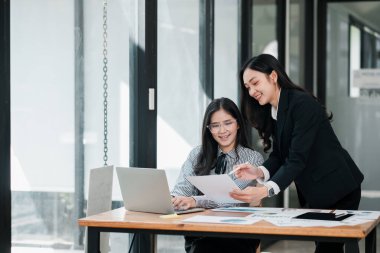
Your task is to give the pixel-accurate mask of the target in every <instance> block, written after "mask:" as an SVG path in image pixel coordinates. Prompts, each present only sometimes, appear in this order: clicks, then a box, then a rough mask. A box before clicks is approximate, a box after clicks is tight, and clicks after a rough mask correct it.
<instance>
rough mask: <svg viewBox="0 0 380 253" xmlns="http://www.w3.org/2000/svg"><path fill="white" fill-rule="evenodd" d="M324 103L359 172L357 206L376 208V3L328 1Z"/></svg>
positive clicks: (379, 63) (379, 45) (379, 37)
mask: <svg viewBox="0 0 380 253" xmlns="http://www.w3.org/2000/svg"><path fill="white" fill-rule="evenodd" d="M326 12H327V24H326V29H327V30H326V31H327V32H326V65H325V67H326V106H327V108H328V110H330V111H332V113H333V114H334V118H333V122H332V125H333V128H334V130H335V132H336V134H337V135H338V138H339V140H340V141H341V144H342V145H343V147H344V148H346V149H347V150H348V152H349V153H350V154H351V156H352V157H353V159H354V161H355V162H356V163H357V165H358V166H359V168H360V169H361V171H362V172H363V174H364V182H363V184H362V200H361V203H360V208H361V209H368V210H380V186H379V183H378V179H379V178H380V171H379V165H378V161H379V158H378V156H379V151H378V150H379V142H380V134H379V133H380V132H379V129H380V17H379V15H378V13H380V1H368V2H365V1H350V2H339V3H327V8H326Z"/></svg>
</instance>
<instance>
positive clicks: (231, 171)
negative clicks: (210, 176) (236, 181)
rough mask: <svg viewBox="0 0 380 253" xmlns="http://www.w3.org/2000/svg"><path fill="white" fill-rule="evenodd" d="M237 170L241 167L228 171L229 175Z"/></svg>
mask: <svg viewBox="0 0 380 253" xmlns="http://www.w3.org/2000/svg"><path fill="white" fill-rule="evenodd" d="M237 170H239V169H233V170H231V171H230V172H228V175H232V174H234V173H235V172H236V171H237Z"/></svg>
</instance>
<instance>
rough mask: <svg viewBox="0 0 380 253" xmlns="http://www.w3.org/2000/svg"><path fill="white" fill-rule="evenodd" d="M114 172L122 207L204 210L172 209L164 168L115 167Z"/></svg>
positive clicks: (156, 210) (168, 211)
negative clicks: (117, 180) (117, 181)
mask: <svg viewBox="0 0 380 253" xmlns="http://www.w3.org/2000/svg"><path fill="white" fill-rule="evenodd" d="M116 173H117V177H118V179H119V185H120V190H121V195H122V197H123V202H124V207H125V209H127V210H129V211H137V212H147V213H160V214H184V213H191V212H200V211H203V210H205V209H204V208H192V209H187V210H174V208H173V205H172V201H171V198H172V197H171V195H170V191H169V185H168V180H167V178H166V172H165V170H158V169H148V168H132V167H117V168H116Z"/></svg>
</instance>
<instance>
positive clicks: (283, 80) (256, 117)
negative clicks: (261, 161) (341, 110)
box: [239, 54, 332, 152]
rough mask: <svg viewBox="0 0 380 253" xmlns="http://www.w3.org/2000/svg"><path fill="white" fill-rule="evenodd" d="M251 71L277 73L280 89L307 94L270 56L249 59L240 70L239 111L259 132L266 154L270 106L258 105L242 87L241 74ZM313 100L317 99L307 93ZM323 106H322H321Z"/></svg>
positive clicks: (269, 133) (270, 128)
mask: <svg viewBox="0 0 380 253" xmlns="http://www.w3.org/2000/svg"><path fill="white" fill-rule="evenodd" d="M248 68H249V69H252V70H256V71H259V72H261V73H264V74H266V75H268V76H269V75H270V74H271V73H272V71H273V70H274V71H276V73H277V83H278V85H279V87H280V88H281V89H283V88H284V89H294V90H299V91H302V92H306V93H309V92H308V91H306V90H305V89H303V88H302V87H300V86H298V85H296V84H294V83H293V82H292V80H290V78H289V76H288V75H287V74H286V72H285V70H284V68H283V66H282V65H281V64H280V62H279V61H278V60H277V59H276V58H275V57H274V56H272V55H270V54H260V55H258V56H255V57H253V58H251V59H249V60H248V61H247V62H246V63H245V64H244V65H243V67H242V68H241V70H240V73H239V80H240V87H241V111H242V114H243V117H244V119H246V120H247V121H248V122H249V123H250V124H251V125H252V126H253V127H254V128H256V129H257V131H258V132H259V136H260V138H262V139H263V142H264V151H265V152H267V151H268V150H269V149H270V148H271V147H272V142H271V139H270V137H271V136H272V134H273V126H274V125H273V124H274V121H273V119H272V116H271V107H272V106H271V105H270V104H269V103H268V104H266V105H263V106H262V105H260V104H259V102H258V101H257V100H256V99H254V98H252V97H251V96H250V95H249V93H248V90H247V89H246V88H245V86H244V80H243V74H244V71H245V70H246V69H248ZM309 94H310V95H311V96H312V97H313V98H314V99H316V100H317V101H318V99H317V98H316V97H315V96H314V95H313V94H311V93H309ZM322 106H323V105H322ZM323 107H324V106H323ZM328 119H329V120H331V119H332V113H331V114H330V115H328Z"/></svg>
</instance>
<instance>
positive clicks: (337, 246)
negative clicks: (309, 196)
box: [315, 187, 361, 253]
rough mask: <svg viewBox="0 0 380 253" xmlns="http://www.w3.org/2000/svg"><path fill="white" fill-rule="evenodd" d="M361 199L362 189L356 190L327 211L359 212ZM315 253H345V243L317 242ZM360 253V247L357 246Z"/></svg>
mask: <svg viewBox="0 0 380 253" xmlns="http://www.w3.org/2000/svg"><path fill="white" fill-rule="evenodd" d="M360 198H361V188H360V187H359V188H358V189H356V190H354V191H353V192H351V193H350V194H348V195H347V196H345V197H344V198H343V199H341V200H339V201H338V202H337V203H335V204H334V205H332V206H331V207H329V208H327V209H341V210H358V208H359V203H360ZM315 245H316V248H315V253H343V252H344V249H343V246H344V244H343V243H335V242H315ZM356 247H357V248H358V252H359V245H358V244H356Z"/></svg>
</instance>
